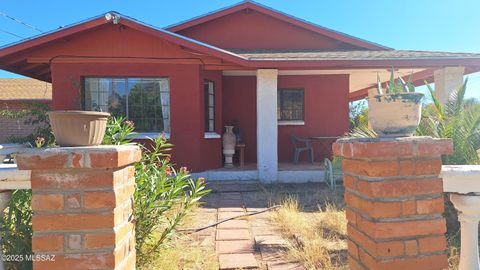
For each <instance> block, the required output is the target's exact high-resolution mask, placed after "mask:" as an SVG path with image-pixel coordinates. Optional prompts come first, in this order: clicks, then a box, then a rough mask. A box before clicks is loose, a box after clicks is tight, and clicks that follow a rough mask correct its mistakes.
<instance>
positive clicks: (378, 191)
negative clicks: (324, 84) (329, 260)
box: [334, 137, 453, 270]
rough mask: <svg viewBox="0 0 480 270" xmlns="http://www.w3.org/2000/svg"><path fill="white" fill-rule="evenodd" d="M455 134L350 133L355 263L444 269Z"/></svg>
mask: <svg viewBox="0 0 480 270" xmlns="http://www.w3.org/2000/svg"><path fill="white" fill-rule="evenodd" d="M452 151H453V146H452V142H451V140H445V139H432V138H430V137H408V138H389V139H387V138H383V139H379V138H361V139H360V138H357V139H355V138H351V139H341V140H338V141H337V142H336V143H335V144H334V153H335V155H337V156H342V157H343V158H344V160H343V173H344V178H343V180H344V185H345V202H346V204H347V210H346V213H347V219H348V227H347V232H348V254H349V256H348V258H349V265H350V269H352V270H357V269H375V270H377V269H385V270H396V269H399V270H408V269H422V270H433V269H435V270H436V269H444V268H446V267H447V266H448V264H447V255H446V239H445V232H446V224H445V219H444V218H443V216H442V213H443V211H444V200H443V185H442V179H441V178H439V174H440V172H441V166H442V160H441V155H442V154H450V153H452Z"/></svg>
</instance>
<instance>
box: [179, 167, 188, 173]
mask: <svg viewBox="0 0 480 270" xmlns="http://www.w3.org/2000/svg"><path fill="white" fill-rule="evenodd" d="M180 173H188V170H187V167H181V168H180Z"/></svg>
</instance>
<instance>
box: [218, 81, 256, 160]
mask: <svg viewBox="0 0 480 270" xmlns="http://www.w3.org/2000/svg"><path fill="white" fill-rule="evenodd" d="M256 89H257V79H256V78H255V76H248V77H243V76H240V77H223V96H222V102H223V111H222V115H223V117H222V118H223V126H225V125H231V124H233V123H234V122H235V120H238V125H239V127H240V132H241V135H242V141H243V142H244V143H245V162H246V163H255V162H257V106H256V103H257V94H256V93H257V92H256Z"/></svg>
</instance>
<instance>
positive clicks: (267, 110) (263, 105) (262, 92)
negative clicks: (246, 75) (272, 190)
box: [257, 69, 278, 182]
mask: <svg viewBox="0 0 480 270" xmlns="http://www.w3.org/2000/svg"><path fill="white" fill-rule="evenodd" d="M277 78H278V70H276V69H259V70H257V169H258V178H259V180H260V181H262V182H275V181H277V178H278V151H277V146H278V139H277V138H278V126H277Z"/></svg>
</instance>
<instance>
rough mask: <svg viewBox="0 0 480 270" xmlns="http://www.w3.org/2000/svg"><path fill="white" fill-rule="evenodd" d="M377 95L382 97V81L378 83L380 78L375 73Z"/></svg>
mask: <svg viewBox="0 0 480 270" xmlns="http://www.w3.org/2000/svg"><path fill="white" fill-rule="evenodd" d="M377 93H378V94H379V95H383V88H382V81H380V76H379V75H378V73H377Z"/></svg>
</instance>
